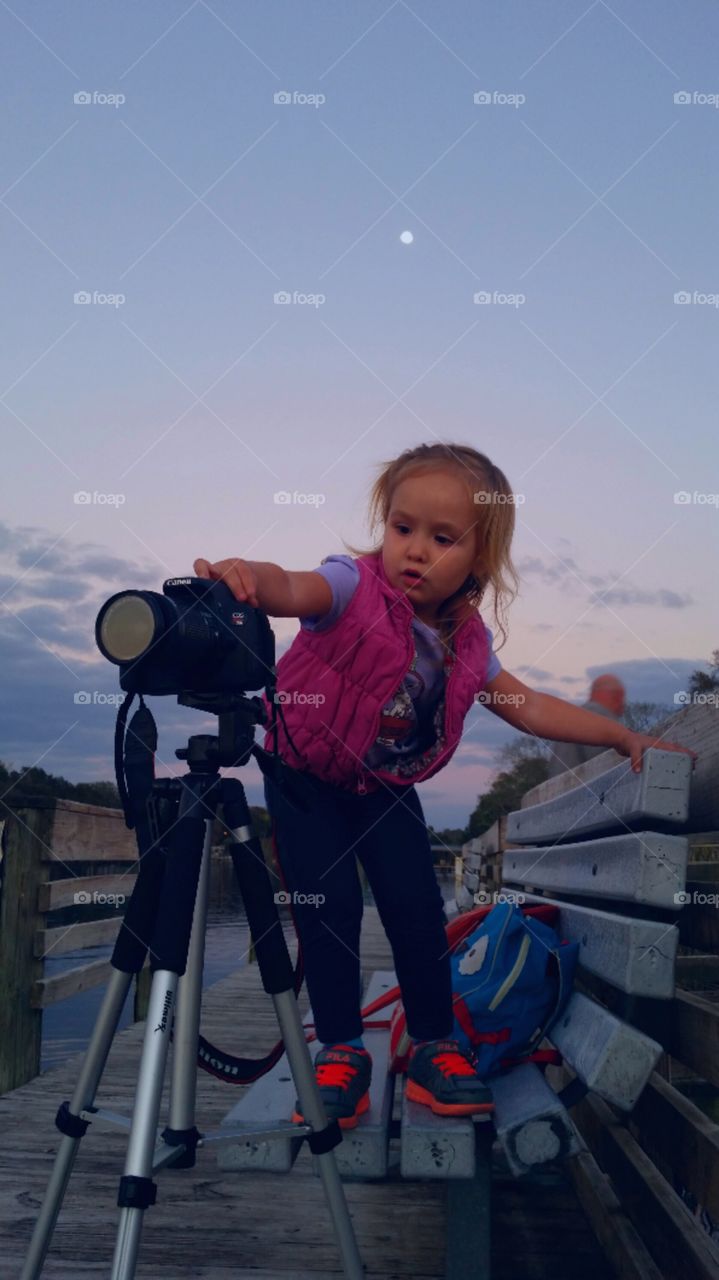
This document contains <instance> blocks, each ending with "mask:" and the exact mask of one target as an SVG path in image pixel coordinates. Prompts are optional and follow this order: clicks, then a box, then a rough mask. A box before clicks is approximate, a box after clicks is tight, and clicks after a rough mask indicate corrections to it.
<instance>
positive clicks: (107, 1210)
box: [0, 908, 615, 1280]
mask: <svg viewBox="0 0 719 1280" xmlns="http://www.w3.org/2000/svg"><path fill="white" fill-rule="evenodd" d="M291 950H292V951H293V954H294V948H293V947H292V946H291ZM362 962H363V969H364V972H365V974H367V972H368V971H371V970H372V969H374V968H388V967H391V965H392V957H391V953H390V950H389V946H388V943H387V940H386V938H385V935H384V932H383V930H382V928H381V925H380V923H379V919H378V916H377V912H376V910H375V909H374V908H366V911H365V919H364V928H363V938H362ZM300 1007H301V1009H302V1011H303V1012H304V1010H305V1009H306V1007H307V996H306V992H305V991H304V990H303V992H302V996H301V1001H300ZM202 1029H203V1032H204V1033H205V1034H206V1035H207V1036H208V1037H209V1039H211V1040H213V1041H215V1042H216V1043H219V1044H221V1045H223V1047H225V1048H227V1049H229V1050H236V1051H240V1052H249V1053H253V1052H257V1053H259V1052H264V1051H266V1049H267V1048H268V1047H269V1046H270V1045H271V1044H273V1043H274V1041H275V1040H276V1039H277V1025H276V1022H275V1018H274V1012H273V1008H272V1004H271V1001H270V999H269V997H267V996H266V995H265V994H264V992H263V990H262V987H261V984H260V981H259V973H258V970H257V966H256V965H251V966H249V967H247V966H246V967H244V968H242V969H240V970H238V971H237V972H236V973H234V974H233V975H232V976H231V977H229V978H226V979H224V980H223V981H221V982H219V983H217V984H216V985H215V986H213V987H211V988H210V989H209V990H208V991H207V992H206V993H205V997H204V1000H203V1008H202ZM142 1033H143V1025H142V1024H136V1025H135V1026H133V1027H131V1028H130V1029H128V1030H127V1031H124V1032H122V1033H121V1034H120V1035H119V1036H118V1037H117V1038H116V1040H115V1043H114V1044H113V1048H112V1051H111V1054H110V1059H109V1062H108V1065H107V1068H106V1071H105V1075H104V1078H103V1080H102V1083H101V1086H100V1091H99V1094H98V1098H97V1102H98V1105H100V1106H104V1107H107V1108H109V1109H115V1110H118V1111H122V1112H124V1113H126V1114H129V1113H130V1111H131V1108H132V1101H133V1095H134V1088H135V1083H136V1077H137V1067H138V1063H139V1050H140V1044H141V1040H142ZM80 1061H81V1058H79V1057H74V1058H71V1059H69V1060H68V1062H67V1063H66V1064H64V1065H63V1066H61V1067H57V1068H55V1069H53V1070H52V1071H49V1072H45V1073H44V1074H43V1075H41V1076H38V1077H37V1078H36V1079H34V1080H32V1081H31V1082H30V1083H29V1084H26V1085H24V1086H23V1087H22V1088H20V1089H16V1090H14V1091H13V1092H12V1093H9V1094H5V1095H4V1096H3V1097H0V1133H2V1141H1V1142H0V1275H1V1276H2V1278H3V1280H16V1277H17V1276H18V1275H19V1271H20V1266H21V1263H22V1258H23V1256H24V1252H25V1249H26V1246H27V1242H28V1240H29V1237H30V1233H31V1230H32V1225H33V1222H34V1220H35V1216H36V1212H37V1208H38V1206H39V1203H40V1199H41V1196H42V1194H43V1193H44V1189H45V1185H46V1181H47V1177H48V1174H49V1172H50V1168H51V1165H52V1160H53V1156H54V1153H55V1150H56V1139H57V1138H58V1134H57V1130H56V1129H55V1126H54V1116H55V1112H56V1110H57V1107H58V1104H59V1103H60V1102H61V1101H62V1100H63V1099H64V1098H69V1097H70V1095H71V1092H72V1087H73V1082H74V1080H75V1078H76V1075H77V1067H78V1063H79V1062H80ZM165 1093H167V1089H166V1090H165ZM238 1096H239V1092H238V1089H237V1088H236V1087H232V1086H229V1085H225V1084H221V1083H220V1082H219V1081H216V1080H214V1079H213V1078H212V1077H210V1076H208V1075H206V1074H205V1073H204V1072H200V1073H199V1078H198V1110H197V1125H198V1128H199V1129H200V1130H201V1131H203V1130H206V1129H210V1128H212V1129H214V1128H216V1127H217V1126H218V1125H219V1123H220V1120H221V1118H222V1117H223V1116H224V1115H225V1114H226V1112H227V1111H228V1110H229V1108H230V1106H231V1105H232V1104H233V1102H234V1101H236V1099H237V1097H238ZM125 1146H126V1134H125V1133H123V1132H122V1131H120V1130H110V1129H108V1128H106V1127H104V1126H103V1127H102V1128H100V1127H99V1125H92V1126H91V1127H90V1129H89V1131H88V1133H87V1136H86V1137H85V1138H84V1139H83V1141H82V1143H81V1145H80V1152H79V1155H78V1158H77V1162H76V1164H75V1169H74V1172H73V1176H72V1178H71V1181H70V1186H69V1189H68V1192H67V1195H66V1197H65V1202H64V1205H63V1210H62V1213H61V1215H60V1219H59V1222H58V1225H57V1228H56V1230H55V1234H54V1237H53V1243H52V1249H51V1253H50V1256H49V1257H48V1260H47V1262H46V1264H45V1268H44V1271H43V1278H45V1277H47V1278H48V1280H53V1278H54V1277H63V1278H64V1280H71V1278H72V1280H105V1278H106V1277H107V1276H108V1275H109V1270H110V1262H111V1259H112V1254H113V1248H114V1240H115V1232H116V1226H117V1215H118V1210H117V1208H116V1196H117V1185H118V1179H119V1177H120V1174H121V1172H122V1164H123V1159H124V1152H125ZM495 1163H496V1168H495V1175H494V1190H493V1211H492V1253H493V1265H492V1277H493V1280H517V1277H519V1276H521V1277H522V1280H548V1278H549V1277H550V1276H551V1277H552V1278H553V1280H563V1277H567V1278H569V1277H570V1275H571V1277H572V1280H576V1276H577V1275H578V1274H580V1275H581V1276H582V1278H583V1280H611V1277H612V1276H613V1275H614V1274H615V1273H614V1272H613V1270H612V1269H611V1268H610V1267H609V1265H608V1264H607V1263H606V1261H605V1260H604V1257H603V1255H602V1253H601V1251H600V1248H599V1246H598V1244H597V1242H596V1239H595V1237H594V1235H593V1233H592V1231H591V1228H590V1227H589V1225H588V1222H587V1220H586V1218H585V1216H584V1214H583V1212H582V1209H581V1207H580V1205H579V1202H578V1200H577V1198H576V1196H575V1194H574V1191H573V1190H572V1188H571V1185H570V1183H569V1181H568V1178H567V1176H566V1174H565V1173H564V1171H563V1169H562V1167H561V1166H560V1165H557V1166H548V1167H547V1169H546V1171H545V1172H543V1173H541V1174H536V1175H531V1176H530V1177H529V1178H524V1179H521V1180H515V1179H514V1178H512V1177H511V1175H509V1174H508V1173H507V1171H506V1169H504V1167H503V1166H502V1164H501V1161H500V1157H499V1156H498V1157H497V1159H496V1162H495ZM157 1181H158V1185H159V1190H158V1199H157V1204H156V1205H155V1206H154V1207H153V1208H151V1209H149V1210H148V1211H147V1213H146V1214H145V1222H144V1228H143V1235H142V1244H141V1249H140V1260H139V1265H138V1268H137V1272H136V1275H137V1277H138V1280H189V1278H190V1277H192V1278H193V1280H229V1278H230V1277H233V1280H235V1278H236V1277H253V1280H327V1278H328V1277H330V1276H340V1275H341V1274H342V1273H341V1269H340V1265H339V1259H338V1255H337V1251H336V1248H335V1244H334V1239H333V1236H332V1231H331V1227H330V1224H329V1221H328V1218H327V1214H326V1209H325V1204H324V1199H323V1196H322V1192H321V1185H320V1182H319V1179H317V1178H315V1177H314V1175H313V1174H312V1171H311V1164H310V1156H309V1152H308V1151H307V1150H306V1148H305V1149H303V1151H302V1152H301V1154H300V1156H299V1158H298V1160H297V1163H296V1165H295V1168H294V1170H293V1171H292V1173H290V1174H288V1175H281V1174H261V1175H258V1174H235V1175H232V1174H224V1173H221V1172H220V1171H219V1170H218V1169H217V1166H216V1158H215V1154H214V1152H212V1151H210V1150H200V1151H199V1152H198V1160H197V1164H196V1166H195V1168H194V1169H187V1170H175V1171H172V1170H166V1171H164V1172H162V1173H160V1174H158V1175H157ZM345 1186H346V1192H347V1199H348V1203H349V1205H350V1209H351V1212H352V1217H353V1220H354V1224H355V1230H356V1232H357V1236H358V1242H359V1247H360V1251H361V1253H362V1257H363V1260H364V1262H365V1266H366V1274H367V1277H368V1280H392V1278H393V1277H403V1276H412V1277H415V1278H416V1280H438V1278H439V1277H441V1276H442V1275H443V1252H444V1240H445V1222H444V1187H443V1186H442V1185H441V1184H437V1183H417V1182H414V1183H407V1182H404V1181H401V1180H400V1179H399V1178H398V1177H396V1178H394V1179H392V1180H391V1181H389V1182H386V1183H346V1184H345Z"/></svg>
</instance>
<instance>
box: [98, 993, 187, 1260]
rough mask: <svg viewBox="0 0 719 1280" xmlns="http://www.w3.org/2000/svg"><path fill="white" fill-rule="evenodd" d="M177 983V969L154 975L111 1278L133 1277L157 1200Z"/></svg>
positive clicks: (122, 1181) (121, 1181) (121, 1194)
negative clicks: (156, 1162) (155, 1167)
mask: <svg viewBox="0 0 719 1280" xmlns="http://www.w3.org/2000/svg"><path fill="white" fill-rule="evenodd" d="M177 983H178V976H177V974H176V973H172V972H171V971H170V970H168V969H158V970H157V971H156V973H155V975H154V977H153V979H152V988H151V991H150V1001H149V1005H148V1010H147V1022H146V1023H145V1038H144V1040H143V1043H142V1056H141V1058H140V1072H139V1077H138V1082H137V1093H136V1095H135V1105H134V1110H133V1115H132V1126H131V1128H130V1140H129V1143H128V1148H127V1156H126V1159H125V1169H124V1173H123V1176H122V1178H121V1179H120V1192H119V1195H118V1204H120V1206H121V1211H120V1225H119V1228H118V1233H117V1241H116V1244H115V1256H114V1258H113V1262H112V1272H111V1277H112V1280H132V1277H133V1276H134V1274H135V1266H136V1264H137V1254H138V1250H139V1248H140V1232H141V1231H142V1215H143V1213H144V1211H145V1209H147V1208H148V1206H149V1205H151V1204H154V1203H155V1195H156V1187H155V1184H154V1182H153V1181H152V1158H153V1154H154V1151H155V1145H156V1141H157V1121H158V1117H159V1114H160V1101H161V1097H162V1082H163V1079H164V1076H165V1067H166V1065H167V1053H168V1050H169V1047H170V1029H171V1027H172V1010H173V1005H174V1002H175V993H176V991H177Z"/></svg>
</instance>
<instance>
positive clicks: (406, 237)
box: [400, 231, 414, 244]
mask: <svg viewBox="0 0 719 1280" xmlns="http://www.w3.org/2000/svg"><path fill="white" fill-rule="evenodd" d="M400 240H401V241H402V244H412V242H413V240H414V236H413V235H412V232H411V231H403V232H402V233H401V235H400Z"/></svg>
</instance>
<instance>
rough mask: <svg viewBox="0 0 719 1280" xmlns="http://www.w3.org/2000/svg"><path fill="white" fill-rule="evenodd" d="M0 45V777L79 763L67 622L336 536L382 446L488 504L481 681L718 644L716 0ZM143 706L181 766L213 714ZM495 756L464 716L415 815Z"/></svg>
mask: <svg viewBox="0 0 719 1280" xmlns="http://www.w3.org/2000/svg"><path fill="white" fill-rule="evenodd" d="M0 30H1V31H2V40H1V42H0V45H1V52H0V59H1V63H2V83H3V86H4V98H5V101H4V107H5V112H4V114H5V118H6V121H10V122H11V127H9V128H6V130H5V131H4V135H3V139H2V142H1V143H0V156H1V163H2V197H1V201H0V220H1V222H2V232H3V241H4V255H3V257H4V269H3V293H4V307H3V332H2V342H1V343H0V384H1V391H0V402H1V410H0V411H1V413H2V418H1V420H2V427H3V463H4V465H3V469H2V481H3V491H2V509H1V511H0V598H1V601H2V605H3V609H2V611H1V612H0V670H1V671H2V685H3V714H2V721H1V722H0V759H2V760H3V761H4V762H5V763H6V764H7V765H9V766H11V767H14V768H20V767H30V766H32V765H39V766H40V767H42V768H43V769H45V770H47V771H48V772H50V773H55V774H62V775H64V776H66V777H67V778H69V779H70V780H72V781H81V780H92V779H109V778H112V777H113V776H114V769H113V759H112V748H113V731H114V721H115V707H114V706H113V705H112V704H111V703H108V702H106V701H102V700H100V701H98V697H100V698H101V699H102V698H104V696H105V695H107V694H111V693H115V692H116V691H117V690H118V688H119V685H118V681H117V679H116V675H115V669H114V668H112V667H111V666H110V665H109V664H108V663H107V662H105V661H104V659H102V658H101V657H100V655H99V653H98V651H97V650H96V648H95V644H94V621H95V617H96V614H97V610H98V608H99V606H100V605H101V604H102V602H103V601H104V600H105V599H106V598H107V597H108V596H110V595H112V594H113V593H114V592H116V591H119V590H123V589H125V588H130V587H142V588H149V589H153V590H158V591H159V590H161V588H162V583H163V581H164V579H166V578H168V577H172V576H176V575H182V574H187V573H190V572H191V571H192V564H193V561H194V560H195V559H196V558H197V557H198V556H202V557H204V558H207V559H212V560H216V559H223V558H226V557H229V556H241V557H244V558H248V559H254V560H270V561H275V562H276V563H279V564H281V565H283V566H285V567H286V568H289V569H311V568H313V567H315V566H316V565H318V564H319V562H320V561H321V560H322V558H323V557H324V556H326V555H329V554H330V553H332V552H340V553H341V552H343V551H344V550H345V547H344V545H343V539H344V540H346V541H347V542H349V543H354V544H361V545H365V544H366V543H367V540H368V537H369V530H368V527H367V521H366V513H367V499H368V493H369V489H370V485H371V483H372V480H373V478H374V476H375V474H376V468H377V466H378V464H380V463H381V462H383V461H384V460H387V459H390V458H392V457H394V456H396V455H397V454H398V453H400V452H401V451H402V450H403V449H405V448H407V447H409V446H412V445H415V444H418V443H420V442H422V441H426V442H431V441H434V440H444V441H456V442H458V443H465V444H470V445H473V446H474V447H475V448H477V449H479V450H480V451H482V452H484V453H487V454H488V455H489V457H490V458H491V459H492V460H493V461H494V462H495V463H496V464H497V465H498V466H499V467H501V468H502V470H503V471H504V472H505V473H506V475H507V477H508V479H509V481H510V484H511V485H512V487H513V489H514V491H515V493H516V494H517V495H519V501H518V507H517V516H518V521H517V532H516V537H515V543H514V547H513V557H514V560H515V563H516V566H517V569H518V571H519V574H520V579H521V591H520V595H519V597H518V599H517V600H516V601H515V603H514V605H513V606H512V608H511V610H510V614H509V639H508V642H507V644H506V645H505V646H504V647H503V648H502V649H500V650H499V653H498V657H499V659H500V662H501V663H502V665H503V666H504V667H505V668H506V669H507V670H509V671H511V672H512V673H513V674H515V675H516V676H518V677H519V678H520V679H521V680H524V681H525V682H526V683H527V684H529V685H531V686H532V687H533V688H537V689H541V690H545V691H547V692H551V693H554V694H557V695H559V696H561V697H564V698H567V699H568V700H570V701H572V702H577V703H581V702H582V701H584V699H585V698H586V696H587V693H588V686H589V683H590V682H591V679H592V677H593V676H594V675H596V674H598V673H600V672H603V671H612V672H614V673H616V674H617V675H619V676H620V677H621V678H622V679H623V680H624V682H625V684H626V687H627V695H628V698H629V700H630V701H636V700H643V701H644V700H650V701H656V702H660V703H663V704H672V702H673V699H674V696H675V694H676V693H678V692H681V691H682V690H684V689H685V688H686V685H687V680H688V677H689V674H690V673H691V672H692V671H693V670H694V669H695V668H697V667H702V668H706V667H707V659H708V658H709V655H710V654H711V652H712V650H713V649H715V648H716V647H717V644H718V643H719V640H718V638H717V625H716V623H717V609H716V588H715V585H714V584H715V582H716V546H717V527H718V526H717V522H718V520H719V511H718V509H717V504H718V503H719V476H718V474H717V450H716V404H717V399H718V396H717V374H718V370H719V361H718V360H717V334H718V331H719V305H718V304H719V275H718V274H717V260H716V209H717V203H718V197H719V190H718V186H719V184H718V175H719V164H718V162H717V161H718V156H717V150H718V148H717V131H718V128H719V108H718V106H717V103H718V102H719V75H718V74H717V69H716V61H717V59H716V51H717V40H718V39H719V7H717V5H716V4H715V3H714V2H713V0H687V2H686V3H684V4H683V5H676V4H674V3H669V2H668V0H655V3H653V4H652V5H649V6H648V5H646V4H645V3H641V2H640V0H628V2H625V3H619V2H618V0H616V2H615V3H614V5H610V4H608V3H605V2H604V0H595V2H594V3H589V4H587V3H585V2H583V0H578V2H575V0H571V2H570V0H559V2H553V0H550V2H549V3H544V4H541V5H538V4H536V2H535V0H507V3H504V4H502V5H497V4H489V3H474V4H469V3H465V2H462V3H454V4H450V5H448V6H446V7H441V6H438V5H437V4H434V3H431V4H430V3H428V2H427V0H413V2H412V3H411V4H408V3H405V0H395V2H394V3H392V4H387V3H386V2H385V0H377V2H375V0H364V2H363V3H362V4H349V3H341V2H340V3H338V2H337V0H333V3H331V4H329V3H319V4H313V5H310V4H297V3H288V2H284V0H283V2H281V3H278V2H277V0H269V2H268V3H262V4H260V3H255V4H239V3H228V2H227V0H212V2H211V3H205V0H195V2H194V3H190V4H185V3H180V2H178V3H169V2H168V0H156V2H155V3H153V4H152V5H141V4H132V5H123V6H114V5H112V6H111V5H107V4H97V3H91V2H90V0H84V2H83V0H74V2H73V3H72V4H69V3H57V4H53V5H39V4H35V3H33V4H29V3H22V2H21V0H17V2H15V0H13V3H10V4H6V3H5V0H2V3H1V4H0ZM278 295H279V297H278ZM288 299H289V300H288ZM278 492H287V493H289V494H290V495H292V499H293V500H292V501H290V502H285V503H278V502H276V501H275V494H277V493H278ZM77 495H81V498H80V500H79V501H78V500H77ZM677 495H678V497H677ZM481 612H482V616H483V617H484V619H485V621H486V622H487V623H488V625H489V626H490V627H492V628H493V629H494V627H495V622H494V619H493V617H492V612H491V608H489V601H487V603H486V605H485V607H484V608H482V610H481ZM297 625H298V624H297V623H296V621H294V620H291V619H287V620H275V621H274V623H273V626H274V630H275V634H276V637H277V642H278V653H281V652H282V651H284V649H285V648H286V647H287V645H288V643H289V642H290V640H291V639H292V637H293V636H294V634H295V633H296V631H297ZM80 691H83V692H85V693H89V694H90V697H91V700H90V702H87V703H85V702H81V703H77V702H76V701H75V697H76V695H77V694H78V692H80ZM150 705H151V707H152V710H153V713H154V715H155V718H156V720H157V724H158V729H159V734H160V744H159V752H158V769H157V771H158V773H159V774H163V773H167V772H183V771H184V766H180V765H179V764H178V762H177V761H175V758H174V750H175V748H176V747H178V746H182V745H184V743H185V742H186V740H187V736H188V734H190V733H196V732H203V731H204V732H207V731H208V729H210V731H211V724H214V723H215V722H214V721H212V722H210V721H208V720H206V719H205V718H204V717H202V716H200V715H198V714H197V713H196V712H188V711H186V710H184V709H180V708H178V707H177V706H176V704H175V703H174V700H172V699H170V698H162V699H159V698H156V699H151V700H150ZM514 736H515V732H514V731H513V730H511V729H510V728H509V727H508V726H506V725H504V724H503V723H502V722H501V721H500V720H499V719H498V718H497V717H496V716H494V715H492V714H491V712H489V711H487V710H486V709H484V708H482V707H481V706H479V705H478V706H476V707H475V708H474V709H473V710H472V712H471V713H470V715H469V716H468V718H467V721H466V728H465V735H464V738H463V741H462V744H461V746H460V748H459V750H458V751H457V753H456V755H455V756H454V758H453V760H452V762H451V763H450V765H449V766H448V767H447V768H446V769H444V770H443V771H441V772H440V773H439V774H437V775H436V776H435V777H434V778H432V779H431V780H430V781H428V782H427V783H424V784H420V786H419V794H420V799H421V801H422V803H423V805H424V808H425V814H426V816H427V819H428V821H429V822H431V823H433V824H434V825H435V826H437V827H444V826H459V825H464V824H465V822H466V821H467V818H468V816H469V813H470V811H471V810H472V809H473V808H474V806H475V804H476V800H477V796H478V794H481V792H482V791H483V790H484V789H485V787H486V785H487V783H488V781H489V780H490V779H491V777H492V776H493V772H494V770H495V769H496V766H497V751H498V748H499V746H500V745H501V744H502V743H505V742H507V741H509V740H510V739H511V738H513V737H514ZM241 776H242V779H243V781H244V782H245V784H246V788H247V794H248V798H249V800H250V803H264V800H263V795H262V789H261V783H260V774H259V770H258V769H257V767H256V765H255V763H254V761H253V762H252V764H251V765H250V766H248V768H247V769H245V770H243V771H242V774H241Z"/></svg>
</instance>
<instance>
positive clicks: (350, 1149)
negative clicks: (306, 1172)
mask: <svg viewBox="0 0 719 1280" xmlns="http://www.w3.org/2000/svg"><path fill="white" fill-rule="evenodd" d="M396 985H397V978H396V977H395V974H394V973H393V972H392V971H391V970H389V969H377V970H375V972H374V973H373V974H372V977H371V978H370V981H369V983H368V985H367V989H366V991H365V993H364V996H363V1004H370V1003H371V1001H373V1000H376V999H377V998H378V997H379V996H381V995H382V994H383V993H384V992H385V991H389V989H390V987H395V986H396ZM393 1009H394V1005H393V1004H392V1005H389V1006H388V1008H386V1009H382V1010H380V1012H379V1013H377V1014H375V1015H373V1016H370V1019H369V1020H370V1022H372V1021H376V1022H386V1021H388V1020H389V1018H390V1017H391V1016H392V1010H393ZM362 1038H363V1040H364V1043H365V1047H366V1048H367V1049H368V1050H369V1052H370V1053H371V1055H372V1080H371V1083H370V1090H369V1098H370V1108H369V1111H367V1112H365V1114H364V1115H363V1116H360V1119H359V1122H358V1124H357V1127H356V1128H355V1129H346V1130H345V1131H344V1134H343V1138H342V1142H341V1143H340V1145H339V1146H338V1147H335V1159H336V1161H337V1168H338V1169H339V1171H340V1174H341V1176H342V1177H343V1178H384V1177H385V1176H386V1173H387V1166H388V1152H389V1125H390V1120H391V1119H392V1104H393V1101H394V1081H395V1077H394V1076H393V1075H390V1073H389V1071H388V1068H389V1031H388V1030H378V1031H373V1030H371V1029H370V1028H368V1027H366V1028H365V1030H364V1031H363V1033H362ZM312 1163H313V1166H314V1172H315V1173H316V1174H317V1175H318V1176H319V1161H318V1160H316V1159H314V1158H313V1161H312Z"/></svg>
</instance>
